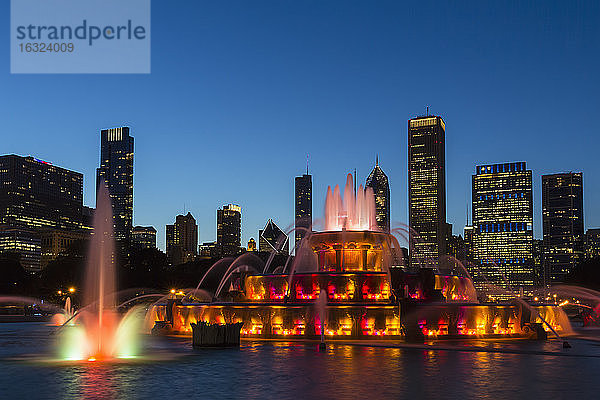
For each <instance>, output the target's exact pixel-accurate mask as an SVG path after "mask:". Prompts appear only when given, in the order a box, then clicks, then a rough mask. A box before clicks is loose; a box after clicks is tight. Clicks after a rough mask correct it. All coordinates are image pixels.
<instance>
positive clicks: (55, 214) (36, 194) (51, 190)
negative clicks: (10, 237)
mask: <svg viewBox="0 0 600 400" xmlns="http://www.w3.org/2000/svg"><path fill="white" fill-rule="evenodd" d="M82 212H83V175H82V174H80V173H79V172H74V171H70V170H68V169H64V168H60V167H57V166H54V165H52V164H50V163H48V162H46V161H42V160H38V159H36V158H33V157H21V156H17V155H5V156H0V224H6V225H10V226H22V227H28V228H32V229H45V228H50V229H66V230H73V229H82V228H83V215H82Z"/></svg>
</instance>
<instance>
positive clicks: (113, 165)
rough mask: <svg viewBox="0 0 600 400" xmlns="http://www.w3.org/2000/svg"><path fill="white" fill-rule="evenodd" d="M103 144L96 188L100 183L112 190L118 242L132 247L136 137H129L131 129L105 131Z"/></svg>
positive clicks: (101, 137)
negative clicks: (134, 149)
mask: <svg viewBox="0 0 600 400" xmlns="http://www.w3.org/2000/svg"><path fill="white" fill-rule="evenodd" d="M100 142H101V144H100V146H101V147H100V168H98V169H97V170H96V188H97V187H98V185H100V182H104V184H105V185H106V187H107V188H108V193H109V195H110V200H111V203H112V210H113V218H114V233H115V239H117V240H118V241H121V242H124V243H130V239H131V230H132V227H133V137H132V136H130V135H129V128H128V127H121V128H111V129H103V130H102V131H100ZM96 193H98V190H97V189H96Z"/></svg>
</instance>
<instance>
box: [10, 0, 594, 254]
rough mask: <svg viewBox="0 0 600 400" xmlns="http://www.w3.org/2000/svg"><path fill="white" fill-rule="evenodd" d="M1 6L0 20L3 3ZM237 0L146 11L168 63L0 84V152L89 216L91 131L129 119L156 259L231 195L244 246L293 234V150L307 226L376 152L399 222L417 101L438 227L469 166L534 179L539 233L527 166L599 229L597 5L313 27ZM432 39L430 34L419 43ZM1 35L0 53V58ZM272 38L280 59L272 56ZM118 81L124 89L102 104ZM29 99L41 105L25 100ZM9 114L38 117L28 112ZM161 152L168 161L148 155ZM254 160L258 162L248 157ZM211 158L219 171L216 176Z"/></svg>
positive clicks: (397, 13) (205, 230)
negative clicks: (432, 132) (431, 139)
mask: <svg viewBox="0 0 600 400" xmlns="http://www.w3.org/2000/svg"><path fill="white" fill-rule="evenodd" d="M0 7H1V8H0V9H1V10H2V11H4V12H5V14H8V13H9V10H8V4H3V5H2V6H0ZM236 7H239V11H235V12H232V9H231V8H229V7H225V6H219V5H203V6H197V5H194V6H190V8H189V12H188V13H186V14H185V15H181V13H179V12H177V11H176V10H175V8H174V7H168V6H165V5H163V4H160V3H156V4H154V5H153V14H154V15H161V19H160V22H158V23H157V24H156V25H155V26H154V29H153V33H154V36H153V37H154V38H155V39H156V41H155V42H154V43H153V54H154V55H156V54H168V52H169V50H168V49H169V48H170V46H171V44H169V43H178V44H177V46H176V47H175V51H176V52H177V54H179V55H181V58H182V59H179V58H178V57H160V58H159V57H155V58H154V59H153V69H152V74H151V75H150V76H130V77H129V76H128V77H124V76H106V75H89V76H83V75H72V76H44V75H31V76H28V77H27V79H25V77H24V76H15V75H8V74H5V75H3V76H2V77H0V85H2V87H3V88H6V91H7V93H11V98H10V99H9V98H8V97H6V98H3V99H2V100H0V101H1V103H0V106H1V107H0V118H2V119H3V121H5V122H6V124H5V130H6V131H7V132H10V134H8V135H6V142H5V143H4V146H3V154H10V153H14V154H19V155H23V156H27V155H32V156H34V157H36V158H40V159H44V160H47V161H50V162H52V163H53V164H55V165H58V166H61V167H64V168H68V169H70V170H74V171H78V172H80V173H83V174H84V204H85V205H92V206H93V205H94V196H95V190H94V189H95V182H94V178H93V177H94V170H95V168H96V167H97V166H98V146H99V138H98V132H99V130H101V129H106V128H111V127H117V126H129V127H130V128H131V130H132V135H133V136H135V137H136V139H137V140H136V158H135V165H134V169H135V171H136V174H135V183H134V193H135V199H134V204H135V211H134V213H135V214H134V224H136V225H153V226H155V227H156V229H157V230H158V232H157V239H158V246H159V247H160V248H161V249H164V248H165V244H164V237H165V233H164V226H165V225H166V224H168V223H171V221H172V217H173V215H175V214H177V213H183V212H184V211H185V212H187V211H191V213H192V214H193V215H194V216H196V217H197V218H198V225H199V230H200V238H199V242H200V243H202V242H208V241H214V240H215V239H216V236H215V235H216V232H215V229H214V227H215V225H216V217H215V215H214V210H216V209H217V208H218V207H220V206H221V205H223V204H228V203H236V204H237V203H241V204H240V205H241V206H242V208H243V210H244V219H243V221H242V224H243V226H242V243H244V244H245V243H247V240H248V239H249V238H250V237H253V236H255V235H256V234H255V232H256V231H257V230H258V229H259V228H260V227H261V226H262V225H263V224H264V221H265V220H266V219H268V218H274V219H276V220H277V221H278V222H280V224H281V227H282V229H283V228H286V227H287V226H288V225H290V226H291V225H293V223H294V211H293V207H294V198H293V196H294V192H293V180H292V179H291V177H293V176H296V175H298V174H301V172H302V171H303V169H304V158H305V155H306V153H309V154H310V159H311V174H312V175H313V188H314V189H313V199H314V200H313V202H314V203H313V213H314V217H315V219H318V218H322V215H323V208H324V207H323V203H324V198H325V190H326V188H327V185H335V184H343V179H344V176H345V175H346V173H348V172H351V171H352V170H353V169H354V168H355V167H356V168H357V169H358V181H359V182H363V181H364V179H365V178H366V177H367V174H368V172H369V171H370V170H371V168H372V160H373V159H374V157H375V155H376V154H379V157H380V163H381V165H382V168H383V169H384V170H385V171H386V174H388V177H389V181H390V186H391V187H390V191H391V215H392V224H393V223H395V222H403V223H408V218H407V211H406V210H407V208H408V207H407V204H406V200H407V193H406V174H407V172H406V134H407V133H406V121H407V120H408V119H409V118H412V117H415V116H417V115H419V114H423V113H424V112H425V107H426V106H427V105H429V106H430V107H431V112H432V113H435V114H438V115H441V116H442V117H443V118H444V120H445V122H446V123H447V138H446V139H447V148H446V157H447V160H446V164H447V170H446V175H447V178H446V179H447V182H446V186H447V220H448V222H449V223H452V225H453V228H454V233H461V232H462V227H463V226H464V225H465V222H466V213H467V207H468V205H469V204H470V201H471V199H470V179H469V177H470V175H471V174H472V171H473V168H474V166H475V165H479V164H491V163H496V162H507V161H510V162H515V161H521V160H525V161H527V164H528V166H529V168H530V169H532V170H533V173H534V175H533V192H534V207H535V208H534V233H535V237H536V238H538V239H540V238H541V237H542V229H541V226H542V218H541V175H544V174H553V173H560V172H569V171H583V172H584V179H585V182H584V186H585V188H586V189H585V190H586V192H585V195H584V202H585V204H584V209H585V223H586V227H585V228H586V230H587V229H588V228H593V227H597V226H600V213H598V212H597V209H596V208H595V206H594V205H595V204H596V203H598V199H599V198H600V168H599V167H598V166H596V165H595V163H594V158H593V157H589V156H588V157H581V156H578V154H584V155H589V154H590V151H591V150H590V149H592V148H594V147H598V145H599V144H600V138H599V137H598V136H597V135H593V134H590V133H589V128H587V126H588V124H589V123H588V121H591V120H592V118H593V116H594V113H595V109H596V105H595V102H594V101H591V100H592V99H594V97H593V93H594V92H595V90H594V87H596V86H597V84H598V78H597V77H596V75H595V73H594V71H595V70H596V69H597V66H598V55H597V54H596V52H595V51H593V49H594V47H593V46H592V44H593V41H589V40H588V39H587V38H588V37H593V35H594V33H595V32H597V28H596V27H595V26H592V25H591V22H590V21H591V20H590V19H589V18H591V17H589V16H592V15H596V14H595V11H594V9H589V8H594V7H597V6H595V5H594V6H585V7H584V8H586V10H585V11H586V12H582V13H581V16H578V17H577V18H575V17H574V16H573V15H572V14H570V13H568V12H565V8H564V7H566V6H563V5H559V4H551V5H548V6H547V9H545V11H546V12H547V14H548V15H549V16H550V17H551V18H553V20H554V21H558V22H560V23H556V24H555V25H552V26H549V25H548V23H547V19H546V17H544V16H543V14H542V13H541V12H540V11H539V10H538V8H537V7H533V6H527V5H515V6H514V7H513V8H510V9H500V10H493V12H490V11H486V10H482V8H479V7H457V8H456V10H453V9H451V8H450V7H449V6H436V7H431V8H428V7H424V8H420V7H413V6H406V7H403V6H399V5H393V4H385V5H384V6H382V7H381V8H378V9H369V11H368V12H366V11H365V9H363V8H361V6H360V5H354V6H352V7H348V8H346V9H343V10H336V12H340V13H341V17H340V18H336V19H333V20H331V19H329V18H328V17H326V16H327V15H330V13H331V12H332V11H333V10H334V8H333V6H331V5H311V6H310V7H308V6H306V5H301V4H298V5H294V7H295V8H294V10H295V12H294V13H292V14H294V15H291V14H290V13H286V12H284V11H283V10H282V9H281V8H278V7H271V8H269V7H266V6H265V5H264V4H261V3H255V4H253V5H252V6H249V5H244V4H240V5H237V6H236ZM313 8H314V9H313ZM307 13H314V14H316V15H315V20H314V24H315V26H314V27H313V28H311V29H304V28H303V25H302V15H306V14H307ZM224 15H229V16H230V18H231V19H227V18H222V17H223V16H224ZM296 15H298V16H296ZM407 15H410V16H411V18H406V16H407ZM258 16H260V17H261V18H260V21H261V22H260V23H258V22H257V21H258ZM399 19H401V20H402V21H403V23H402V24H398V22H397V21H398V20H399ZM224 20H227V21H229V22H228V23H226V24H222V26H219V25H218V24H216V23H215V22H214V21H224ZM473 20H475V21H478V22H477V23H476V24H472V23H469V21H473ZM499 20H504V21H511V22H512V24H511V29H510V30H509V31H508V32H506V31H505V27H504V25H503V24H500V23H499V22H498V21H499ZM175 21H178V22H177V23H174V22H175ZM198 22H199V23H201V24H202V26H203V27H204V28H203V33H202V34H195V35H191V36H190V37H185V35H181V34H182V33H184V32H185V29H184V28H183V26H185V24H187V23H198ZM325 22H327V24H325ZM166 25H169V26H170V27H171V28H169V29H167V28H166ZM357 26H359V27H360V28H359V29H357ZM240 30H244V32H245V35H244V36H245V37H244V38H241V37H240V35H239V32H240ZM273 31H277V32H278V35H276V36H277V37H274V36H273V35H272V32H273ZM428 31H432V32H433V36H432V35H431V34H430V33H428ZM441 31H443V32H445V33H447V35H446V36H447V37H446V39H445V40H444V41H440V39H439V37H436V35H435V33H436V32H437V34H438V35H437V36H439V33H440V32H441ZM590 35H591V36H590ZM7 36H8V33H7V32H1V33H0V37H3V38H4V37H6V39H8V38H7ZM216 37H219V38H220V39H221V41H220V42H219V43H220V44H219V46H218V47H219V48H216V46H214V42H215V40H214V39H215V38H216ZM567 38H568V39H567ZM491 39H494V40H491ZM249 42H252V43H262V49H263V53H262V54H264V58H261V59H257V58H256V57H255V56H253V55H252V54H251V53H250V52H249V48H250V46H249ZM7 43H8V40H5V41H4V42H2V44H0V46H4V47H1V48H2V49H4V50H5V52H4V53H3V54H8V50H7V46H8V44H7ZM290 43H291V46H290ZM465 43H466V45H465ZM347 44H350V45H351V46H354V49H353V51H352V52H351V54H349V53H346V52H345V51H344V49H345V46H346V45H347ZM192 45H194V46H198V48H197V50H198V51H195V52H194V54H191V53H189V52H188V51H187V50H186V49H189V48H190V47H191V46H192ZM283 45H286V47H283V48H287V46H289V47H290V48H291V49H292V50H294V53H293V54H292V53H290V52H287V51H284V52H282V51H280V49H281V48H282V46H283ZM531 49H534V50H533V51H532V50H531ZM431 53H437V54H439V56H440V58H443V59H444V60H445V61H444V63H443V66H442V65H441V64H440V65H428V66H427V67H423V63H421V62H420V59H421V58H422V57H424V56H425V55H426V54H431ZM296 54H298V57H296ZM353 54H361V56H360V57H355V56H353ZM303 56H304V58H303ZM409 56H410V57H409ZM5 59H6V60H7V59H8V57H5ZM304 59H309V60H313V61H314V60H323V61H324V62H317V63H314V62H306V61H303V60H304ZM242 60H246V61H247V62H246V63H245V65H247V67H246V68H245V69H242V70H239V69H237V68H235V71H237V73H235V74H234V73H232V70H231V68H230V67H228V66H229V65H239V61H242ZM294 60H300V62H298V63H296V62H295V61H294ZM407 60H410V62H407ZM413 60H416V61H413ZM473 60H476V62H472V61H473ZM292 61H294V62H293V63H292ZM296 64H297V65H296ZM325 64H327V65H329V66H325ZM192 65H193V66H194V67H193V68H191V66H192ZM348 65H353V66H354V67H353V68H348ZM259 66H260V68H259ZM175 72H177V73H175ZM425 77H427V78H428V80H423V79H418V78H425ZM309 78H310V79H309ZM349 82H352V83H353V84H352V85H349V84H348V83H349ZM125 85H126V87H127V92H128V96H124V97H122V98H119V97H115V96H114V93H116V92H118V90H120V89H122V88H123V87H125ZM82 87H85V88H86V90H85V92H83V93H82V91H81V88H82ZM40 90H41V91H42V92H43V93H51V94H52V95H51V97H50V96H43V97H39V96H38V95H37V93H40ZM155 93H161V96H160V98H156V95H155ZM491 94H493V95H491ZM49 98H52V99H53V101H48V100H49ZM232 99H234V100H233V101H232ZM22 104H27V105H28V106H27V110H36V112H37V113H38V116H39V118H27V117H26V116H25V114H24V112H23V111H21V110H20V105H22ZM249 105H251V107H249ZM370 135H374V136H375V135H376V136H377V141H376V142H373V143H374V144H373V147H372V148H371V146H365V145H362V144H359V143H361V139H362V138H364V137H368V136H370ZM566 135H568V136H567V137H568V138H569V140H570V142H569V145H568V146H566V145H565V144H566V143H565V136H566ZM292 137H294V138H298V139H301V140H298V142H297V143H298V144H297V145H296V146H292V145H291V140H288V139H286V138H292ZM232 142H238V143H244V146H243V147H244V148H243V150H233V151H231V152H230V153H227V152H226V151H225V150H226V149H227V148H228V147H227V146H228V145H230V144H231V143H232ZM381 143H385V146H382V145H381ZM236 145H237V144H236ZM73 149H76V150H78V151H73ZM168 154H172V155H175V154H176V155H177V156H176V157H169V160H168V162H164V157H165V155H168ZM267 154H269V155H270V156H272V157H273V158H271V159H270V160H269V162H268V163H267V162H264V163H263V162H261V160H265V156H266V155H267ZM227 158H230V159H232V160H235V162H230V163H227V167H226V168H224V169H221V168H219V169H217V168H215V166H218V165H221V164H220V163H222V162H223V160H224V159H227ZM275 165H276V166H277V168H273V167H274V166H275ZM173 176H177V178H176V179H173ZM267 176H268V179H257V178H258V177H267ZM187 181H193V182H195V184H194V185H185V183H186V182H187ZM157 185H160V190H157V189H156V186H157ZM205 188H210V190H204V189H205ZM273 188H277V190H273ZM267 194H268V196H267ZM265 198H267V199H268V200H267V201H265Z"/></svg>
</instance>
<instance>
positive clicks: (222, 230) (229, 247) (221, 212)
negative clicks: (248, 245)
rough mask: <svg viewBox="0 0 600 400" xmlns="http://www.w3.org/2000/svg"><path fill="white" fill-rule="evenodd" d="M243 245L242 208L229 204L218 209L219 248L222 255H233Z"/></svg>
mask: <svg viewBox="0 0 600 400" xmlns="http://www.w3.org/2000/svg"><path fill="white" fill-rule="evenodd" d="M241 245H242V208H241V207H240V206H238V205H235V204H228V205H225V206H223V208H222V209H218V210H217V248H218V250H219V253H220V254H221V256H233V255H236V254H238V253H239V252H240V249H241Z"/></svg>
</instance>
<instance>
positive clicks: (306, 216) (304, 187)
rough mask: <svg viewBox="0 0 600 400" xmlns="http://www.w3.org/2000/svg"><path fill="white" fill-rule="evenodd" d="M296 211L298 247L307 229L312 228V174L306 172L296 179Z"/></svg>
mask: <svg viewBox="0 0 600 400" xmlns="http://www.w3.org/2000/svg"><path fill="white" fill-rule="evenodd" d="M295 189H296V190H295V196H294V197H295V211H296V235H295V236H296V247H298V246H299V242H300V241H301V240H302V238H304V236H305V235H306V230H308V229H312V176H311V175H309V174H308V166H307V167H306V174H304V175H302V176H297V177H296V179H295Z"/></svg>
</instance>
